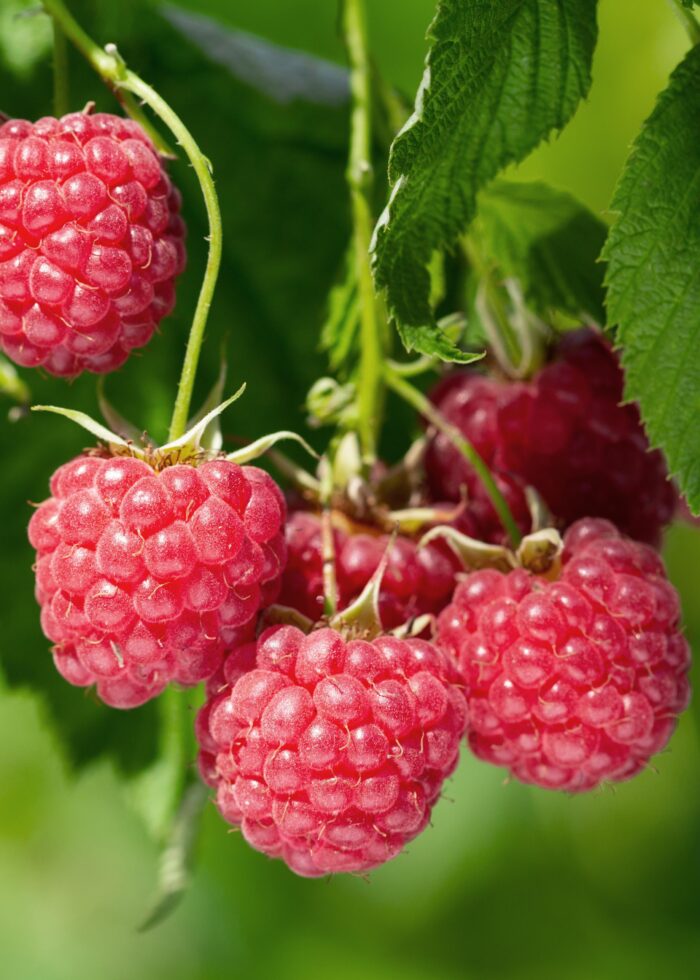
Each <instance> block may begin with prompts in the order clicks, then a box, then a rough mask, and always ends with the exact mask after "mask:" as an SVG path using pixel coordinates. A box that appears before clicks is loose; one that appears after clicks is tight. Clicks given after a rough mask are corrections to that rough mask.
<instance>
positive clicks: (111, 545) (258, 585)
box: [29, 456, 286, 708]
mask: <svg viewBox="0 0 700 980" xmlns="http://www.w3.org/2000/svg"><path fill="white" fill-rule="evenodd" d="M51 493H52V496H51V497H49V499H48V500H46V501H44V503H42V504H40V506H39V507H38V508H37V510H36V511H35V512H34V514H33V515H32V519H31V521H30V522H29V540H30V541H31V543H32V545H33V546H34V548H36V552H37V561H36V566H35V568H36V596H37V600H38V602H39V604H40V606H41V623H42V627H43V630H44V633H45V634H46V636H47V637H48V638H49V639H50V640H51V641H52V642H53V643H54V644H55V647H54V660H55V663H56V667H57V668H58V670H59V672H60V673H61V674H62V675H63V676H64V677H65V679H66V680H67V681H69V683H71V684H76V685H79V686H86V685H90V684H96V686H97V693H98V694H99V696H100V697H101V698H102V700H103V701H104V702H106V703H107V704H109V705H112V706H113V707H117V708H131V707H135V706H136V705H138V704H141V703H142V702H144V701H147V700H148V699H149V698H152V697H155V696H156V695H157V694H159V693H160V692H161V691H162V689H163V688H164V687H165V685H166V684H167V683H168V682H169V681H176V682H177V683H179V684H182V685H185V686H188V685H193V684H197V683H198V682H199V681H201V680H203V679H205V678H207V677H210V676H211V675H212V674H213V673H214V672H215V671H216V670H217V669H218V668H219V666H220V664H221V661H222V659H223V656H224V652H225V650H226V648H227V646H228V645H229V644H232V643H235V642H238V641H239V640H240V627H242V626H244V625H245V624H247V623H250V622H251V621H252V620H253V618H254V617H255V616H256V614H257V612H258V610H259V609H260V607H261V606H263V605H266V604H268V603H270V602H273V601H274V600H275V598H276V595H277V592H278V591H279V580H280V574H281V570H282V567H283V565H284V561H285V550H286V549H285V543H284V534H283V522H284V519H285V513H286V507H285V502H284V498H283V496H282V493H281V491H280V490H279V489H278V487H277V485H276V484H275V483H274V482H273V480H272V478H271V477H270V476H269V475H268V474H267V473H265V472H264V471H263V470H259V469H257V468H256V467H253V466H244V467H241V466H238V465H236V464H235V463H232V462H230V461H228V460H225V459H213V460H209V461H208V462H204V463H201V464H200V465H197V466H193V465H183V464H177V465H172V466H166V467H165V468H164V469H161V470H160V471H158V470H155V469H153V468H152V467H151V466H149V465H148V464H147V463H146V462H144V461H143V460H140V459H136V458H134V457H130V456H113V457H108V458H104V457H102V458H101V457H98V456H79V457H78V458H77V459H74V460H72V461H71V462H69V463H66V464H65V465H64V466H61V467H60V468H59V469H58V470H57V471H56V472H55V473H54V475H53V477H52V478H51Z"/></svg>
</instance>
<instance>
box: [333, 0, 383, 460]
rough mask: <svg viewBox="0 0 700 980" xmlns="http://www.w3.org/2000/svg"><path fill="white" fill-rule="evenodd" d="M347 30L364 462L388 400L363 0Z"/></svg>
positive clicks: (346, 20)
mask: <svg viewBox="0 0 700 980" xmlns="http://www.w3.org/2000/svg"><path fill="white" fill-rule="evenodd" d="M343 33H344V36H345V43H346V46H347V51H348V58H349V61H350V91H351V95H352V110H351V118H350V157H349V160H348V167H347V172H346V176H347V181H348V185H349V187H350V196H351V202H352V219H353V235H354V242H355V262H356V265H357V281H358V288H359V294H360V339H361V353H360V367H359V372H358V381H357V387H358V414H359V422H358V434H359V437H360V445H361V448H362V457H363V464H364V466H365V468H368V467H370V466H371V465H372V463H374V461H375V459H376V452H377V432H378V430H379V426H380V417H381V412H382V401H383V377H382V361H383V358H384V355H385V347H386V327H385V324H384V323H383V322H382V321H383V315H382V311H381V307H380V304H379V300H378V299H377V297H376V296H375V292H374V281H373V278H372V269H371V266H370V242H371V239H372V229H373V226H374V221H373V211H372V203H371V202H372V188H373V184H374V176H373V169H372V161H371V157H372V64H371V59H370V55H369V48H368V41H367V18H366V11H365V5H364V0H345V3H344V6H343Z"/></svg>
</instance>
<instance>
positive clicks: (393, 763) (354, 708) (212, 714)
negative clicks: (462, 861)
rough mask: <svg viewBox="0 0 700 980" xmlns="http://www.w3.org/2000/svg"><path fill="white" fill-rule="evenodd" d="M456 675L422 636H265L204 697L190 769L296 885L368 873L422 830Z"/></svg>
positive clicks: (445, 765)
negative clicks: (296, 878) (300, 880)
mask: <svg viewBox="0 0 700 980" xmlns="http://www.w3.org/2000/svg"><path fill="white" fill-rule="evenodd" d="M251 664H252V665H253V669H250V666H251ZM457 680H458V678H457V672H456V671H455V670H454V668H453V667H452V666H451V665H450V663H449V661H448V659H447V658H446V657H444V656H443V655H442V654H441V653H440V651H439V650H438V649H437V648H436V647H435V646H433V645H432V644H431V643H427V642H425V641H423V640H415V639H414V640H398V639H395V638H394V637H391V636H381V637H378V638H377V639H374V640H372V641H367V640H361V639H354V640H350V641H346V640H345V639H344V638H343V636H342V635H341V634H340V633H339V632H338V631H337V630H334V629H330V628H324V629H318V630H316V631H315V632H312V633H311V634H309V635H308V636H305V635H304V634H303V633H302V632H301V631H300V630H298V629H296V628H295V627H292V626H275V627H272V628H271V629H268V630H266V631H265V632H264V633H263V634H262V635H261V637H260V639H259V640H258V642H257V644H252V643H251V644H248V645H245V646H243V647H241V648H239V649H238V650H235V651H234V652H233V653H231V654H230V656H229V657H228V659H227V660H226V662H225V665H224V681H225V684H224V686H223V687H221V689H220V690H218V691H214V690H212V691H210V699H209V700H208V701H207V703H206V704H205V706H204V708H203V709H202V710H201V712H200V714H199V717H198V719H197V726H196V727H197V735H198V739H199V743H200V747H201V752H200V757H199V765H200V771H201V773H202V776H203V778H204V779H205V781H206V782H208V783H209V785H211V786H213V787H214V788H215V789H216V791H217V806H218V808H219V810H220V812H221V815H222V816H223V817H224V819H225V820H228V821H229V822H230V823H232V824H234V825H235V826H240V828H241V830H242V832H243V836H244V837H245V839H246V840H247V841H248V843H249V844H250V845H251V846H252V847H254V848H256V850H259V851H262V852H263V853H264V854H268V855H269V856H270V857H280V858H282V860H284V861H285V862H286V863H287V864H288V865H289V867H290V868H291V869H292V870H293V871H295V872H296V873H297V874H299V875H304V876H307V877H316V876H319V875H324V874H329V873H332V872H339V871H351V872H352V871H354V872H361V871H368V870H369V869H370V868H375V867H377V866H378V865H380V864H383V863H384V862H385V861H388V860H389V859H390V858H392V857H394V856H395V855H396V854H398V853H399V851H401V850H402V848H403V847H404V846H405V845H406V844H407V843H408V842H409V841H410V840H412V839H413V838H414V837H415V836H416V835H417V834H419V833H420V832H421V831H422V830H423V829H424V828H425V826H426V825H427V823H428V820H429V817H430V811H431V809H432V807H433V804H434V803H435V801H436V800H437V798H438V796H439V795H440V791H441V789H442V785H443V783H444V781H445V779H446V778H447V777H448V776H449V775H450V773H451V772H452V771H453V769H454V767H455V765H456V763H457V758H458V752H459V743H460V740H461V737H462V735H463V733H464V730H465V725H466V708H465V702H464V696H463V694H462V691H461V689H460V687H459V685H458V683H457Z"/></svg>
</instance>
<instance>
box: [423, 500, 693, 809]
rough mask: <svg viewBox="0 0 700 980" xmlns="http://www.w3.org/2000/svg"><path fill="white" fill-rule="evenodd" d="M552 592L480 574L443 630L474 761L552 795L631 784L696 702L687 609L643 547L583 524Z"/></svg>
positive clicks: (516, 576)
mask: <svg viewBox="0 0 700 980" xmlns="http://www.w3.org/2000/svg"><path fill="white" fill-rule="evenodd" d="M564 544H565V550H564V555H563V565H562V572H561V575H560V576H559V578H558V579H557V580H556V581H546V580H545V579H542V578H538V577H537V576H535V575H532V574H531V573H530V572H527V571H525V570H524V569H517V570H515V571H512V572H509V573H508V574H506V575H504V574H502V573H501V572H497V571H494V570H492V569H489V570H483V571H479V572H474V573H473V574H471V575H469V576H467V578H466V579H465V580H464V581H463V582H462V583H460V585H459V586H458V587H457V589H456V590H455V597H454V602H453V603H452V605H450V606H448V607H447V609H445V611H444V612H443V613H442V614H441V615H440V617H439V619H438V637H437V642H438V645H439V646H440V647H441V648H442V649H443V650H445V651H446V652H448V653H449V654H451V655H452V656H453V657H454V658H455V659H456V660H457V661H458V663H459V666H460V667H461V669H462V672H463V674H464V677H465V681H466V684H467V688H468V692H469V714H470V720H471V733H470V735H469V742H470V745H471V748H472V750H473V751H474V752H475V754H476V755H477V756H479V758H481V759H485V760H486V761H487V762H492V763H494V764H495V765H500V766H507V767H508V768H509V769H510V770H511V772H512V773H513V775H514V776H516V777H517V778H518V779H521V780H522V781H523V782H526V783H535V784H536V785H538V786H542V787H544V788H546V789H566V790H570V791H581V790H588V789H592V788H593V787H594V786H597V785H598V784H599V783H601V782H602V781H603V780H607V779H610V780H615V781H619V780H623V779H629V778H630V777H631V776H634V775H635V774H636V773H637V772H639V771H640V770H642V769H643V768H644V767H645V766H646V764H647V762H648V761H649V759H650V757H651V756H652V755H654V754H655V753H657V752H660V751H661V749H663V748H664V746H665V745H666V743H667V742H668V740H669V738H670V737H671V734H672V732H673V729H674V727H675V724H676V717H677V715H678V714H679V713H680V712H681V711H683V710H684V708H685V707H686V705H687V703H688V697H689V690H690V689H689V685H688V678H687V671H688V667H689V664H690V651H689V648H688V644H687V642H686V640H685V638H684V637H683V635H682V633H681V632H680V628H679V625H678V618H679V602H678V595H677V593H676V591H675V589H674V588H673V587H672V586H671V585H670V583H669V582H668V581H667V579H666V576H665V572H664V567H663V564H662V562H661V559H660V558H659V556H658V555H657V554H656V552H655V551H653V550H652V549H651V548H650V547H649V546H648V545H645V544H639V543H637V542H635V541H632V540H630V539H629V538H625V537H623V536H622V535H620V534H619V532H618V531H617V529H616V528H615V527H614V526H613V525H612V524H610V522H609V521H605V520H602V519H600V518H597V519H596V518H587V519H584V520H581V521H577V522H576V523H575V524H573V525H572V526H571V527H570V528H569V530H568V532H567V534H566V536H565V539H564Z"/></svg>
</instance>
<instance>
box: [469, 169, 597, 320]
mask: <svg viewBox="0 0 700 980" xmlns="http://www.w3.org/2000/svg"><path fill="white" fill-rule="evenodd" d="M606 233H607V226H606V225H605V224H604V222H602V221H601V220H600V219H599V218H597V217H596V216H595V215H594V214H592V213H591V212H590V211H589V210H588V208H586V207H584V205H582V204H581V203H579V202H578V201H577V200H576V198H574V197H572V195H571V194H567V193H565V192H563V191H558V190H554V188H552V187H549V186H548V185H547V184H544V183H541V182H533V183H516V182H514V181H506V180H497V181H495V182H494V183H493V184H491V185H490V186H489V187H488V188H487V189H486V190H484V191H482V192H481V194H480V195H479V200H478V211H477V220H476V222H475V224H474V228H473V234H474V237H475V239H476V240H477V242H478V244H479V249H480V251H481V252H482V253H483V255H484V256H485V257H487V258H488V259H489V260H493V261H495V262H496V264H497V267H498V269H499V271H500V272H501V274H502V275H503V276H505V277H512V278H514V279H517V280H518V282H519V283H520V287H521V289H522V290H523V293H524V296H525V298H526V300H527V301H528V303H529V304H530V305H531V306H532V307H533V309H534V310H536V311H537V312H538V313H543V314H545V313H547V312H548V311H550V310H560V311H561V312H563V313H568V314H570V315H571V316H573V317H581V316H587V317H590V318H593V319H594V320H595V321H596V322H598V323H601V324H602V323H604V322H605V310H604V304H603V300H604V289H603V269H604V267H603V265H602V264H599V263H597V259H598V256H599V255H600V250H601V249H602V247H603V244H604V242H605V236H606Z"/></svg>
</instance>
